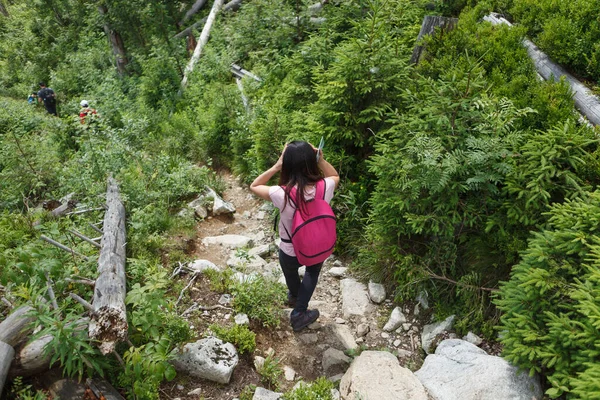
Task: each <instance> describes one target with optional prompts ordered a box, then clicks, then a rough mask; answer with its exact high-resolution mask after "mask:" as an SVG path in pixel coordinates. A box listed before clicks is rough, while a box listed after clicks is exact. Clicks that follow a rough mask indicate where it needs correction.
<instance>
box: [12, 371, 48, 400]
mask: <svg viewBox="0 0 600 400" xmlns="http://www.w3.org/2000/svg"><path fill="white" fill-rule="evenodd" d="M11 384H12V386H11V388H10V391H9V396H10V398H11V399H15V400H46V399H47V396H46V394H45V393H44V392H42V391H40V390H36V391H34V389H33V388H32V386H31V385H25V384H24V383H23V378H22V377H20V376H17V377H16V378H15V379H13V380H12V383H11Z"/></svg>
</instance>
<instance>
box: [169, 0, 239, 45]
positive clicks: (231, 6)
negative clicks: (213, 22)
mask: <svg viewBox="0 0 600 400" xmlns="http://www.w3.org/2000/svg"><path fill="white" fill-rule="evenodd" d="M240 5H242V0H232V1H230V2H229V3H227V4H225V5H224V6H223V12H225V11H236V10H237V9H238V8H240ZM207 20H208V17H204V18H202V19H201V20H200V21H198V22H195V23H194V24H193V25H191V26H189V27H187V28H185V29H184V30H182V31H181V32H179V33H178V34H176V35H174V36H173V39H181V38H184V37H186V36H188V35H190V34H191V33H192V31H193V30H194V29H196V28H199V27H201V26H202V25H204V24H205V23H206V21H207Z"/></svg>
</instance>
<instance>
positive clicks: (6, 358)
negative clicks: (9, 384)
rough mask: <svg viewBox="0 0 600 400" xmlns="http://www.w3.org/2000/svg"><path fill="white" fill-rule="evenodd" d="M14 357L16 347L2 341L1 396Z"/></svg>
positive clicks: (0, 358) (0, 356) (0, 342)
mask: <svg viewBox="0 0 600 400" xmlns="http://www.w3.org/2000/svg"><path fill="white" fill-rule="evenodd" d="M14 358H15V349H13V347H12V346H11V345H10V344H8V343H4V342H2V341H0V396H1V395H2V390H3V389H4V382H6V377H7V376H8V370H9V369H10V365H11V364H12V361H13V359H14Z"/></svg>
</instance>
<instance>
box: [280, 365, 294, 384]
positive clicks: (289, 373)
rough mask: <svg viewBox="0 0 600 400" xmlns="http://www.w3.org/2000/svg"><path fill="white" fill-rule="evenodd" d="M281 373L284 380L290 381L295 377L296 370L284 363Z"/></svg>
mask: <svg viewBox="0 0 600 400" xmlns="http://www.w3.org/2000/svg"><path fill="white" fill-rule="evenodd" d="M283 375H284V376H285V380H286V381H288V382H292V381H293V380H294V378H295V377H296V371H294V369H293V368H291V367H288V366H287V365H285V366H284V367H283Z"/></svg>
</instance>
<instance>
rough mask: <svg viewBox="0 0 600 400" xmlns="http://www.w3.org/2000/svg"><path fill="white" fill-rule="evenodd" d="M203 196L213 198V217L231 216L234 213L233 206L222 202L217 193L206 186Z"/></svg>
mask: <svg viewBox="0 0 600 400" xmlns="http://www.w3.org/2000/svg"><path fill="white" fill-rule="evenodd" d="M205 196H206V197H212V198H213V206H212V211H213V214H214V215H221V214H231V213H234V212H235V207H234V206H233V204H231V203H229V202H227V201H225V200H223V199H222V198H221V196H219V195H218V194H217V192H215V191H214V190H212V189H211V188H209V187H208V186H206V191H205Z"/></svg>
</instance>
